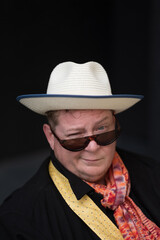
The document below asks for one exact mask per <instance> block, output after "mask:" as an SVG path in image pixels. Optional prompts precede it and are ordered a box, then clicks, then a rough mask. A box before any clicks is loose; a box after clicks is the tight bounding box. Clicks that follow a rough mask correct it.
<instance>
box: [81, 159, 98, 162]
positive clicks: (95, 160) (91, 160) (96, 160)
mask: <svg viewBox="0 0 160 240" xmlns="http://www.w3.org/2000/svg"><path fill="white" fill-rule="evenodd" d="M82 160H84V161H86V162H98V161H100V160H101V158H96V159H90V158H82Z"/></svg>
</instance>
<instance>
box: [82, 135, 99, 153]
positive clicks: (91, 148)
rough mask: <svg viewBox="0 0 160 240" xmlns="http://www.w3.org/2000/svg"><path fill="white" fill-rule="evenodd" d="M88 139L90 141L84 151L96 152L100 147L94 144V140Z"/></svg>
mask: <svg viewBox="0 0 160 240" xmlns="http://www.w3.org/2000/svg"><path fill="white" fill-rule="evenodd" d="M89 139H90V142H89V143H88V145H87V147H86V148H85V150H87V151H96V150H97V149H98V148H99V147H100V146H99V145H98V144H97V143H96V141H95V140H94V138H92V137H91V138H89Z"/></svg>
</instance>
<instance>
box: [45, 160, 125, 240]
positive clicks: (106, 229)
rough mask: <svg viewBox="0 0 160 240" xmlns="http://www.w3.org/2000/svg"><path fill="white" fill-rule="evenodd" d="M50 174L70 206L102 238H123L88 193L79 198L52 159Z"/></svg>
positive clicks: (111, 239)
mask: <svg viewBox="0 0 160 240" xmlns="http://www.w3.org/2000/svg"><path fill="white" fill-rule="evenodd" d="M49 174H50V176H51V179H52V181H53V182H54V184H55V185H56V187H57V189H58V191H59V192H60V193H61V195H62V197H63V198H64V200H65V201H66V203H67V204H68V205H69V207H70V208H71V209H72V210H73V211H74V212H75V213H76V214H77V215H78V216H79V217H80V218H81V219H82V220H83V221H84V222H85V223H86V224H87V225H88V226H89V227H90V228H91V229H92V231H94V232H95V233H96V234H97V235H98V236H99V238H100V239H102V240H122V239H123V237H122V235H121V233H120V231H119V229H118V228H117V227H116V226H115V225H114V224H113V223H112V222H111V220H110V219H109V218H108V217H107V216H106V215H105V214H104V213H103V212H102V211H101V210H100V209H99V208H98V206H97V205H96V204H95V203H94V202H93V201H92V200H91V199H90V198H89V196H88V195H84V196H83V197H82V198H81V199H80V200H77V198H76V196H75V195H74V193H73V191H72V189H71V187H70V184H69V181H68V179H67V178H66V177H65V176H64V175H62V174H61V173H60V172H59V171H58V170H57V169H56V168H55V167H54V166H53V164H52V162H51V161H50V163H49Z"/></svg>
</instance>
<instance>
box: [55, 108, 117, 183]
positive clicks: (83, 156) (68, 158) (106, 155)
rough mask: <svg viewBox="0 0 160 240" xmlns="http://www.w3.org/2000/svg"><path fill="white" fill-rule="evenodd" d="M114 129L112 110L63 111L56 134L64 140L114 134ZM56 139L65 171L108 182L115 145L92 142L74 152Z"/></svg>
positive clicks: (58, 152) (82, 177)
mask: <svg viewBox="0 0 160 240" xmlns="http://www.w3.org/2000/svg"><path fill="white" fill-rule="evenodd" d="M114 128H115V117H114V116H113V114H112V112H111V111H110V110H73V111H67V112H66V111H60V114H59V116H58V125H57V126H56V127H55V133H56V135H57V136H58V137H59V138H60V139H71V138H80V137H84V136H89V135H94V134H99V133H103V132H106V131H111V130H114ZM52 137H53V143H52V149H53V150H54V153H55V156H56V157H57V159H58V160H59V161H60V162H61V163H62V165H63V166H64V167H65V168H67V169H68V170H69V171H71V172H72V173H74V174H75V175H77V176H78V177H80V178H81V179H83V180H86V181H90V182H97V183H104V177H105V175H106V172H107V171H108V169H109V167H110V165H111V163H112V160H113V157H114V153H115V146H116V143H115V142H113V143H112V144H110V145H107V146H99V145H98V144H97V143H96V142H95V141H94V140H92V141H90V143H89V144H88V146H87V147H86V148H85V149H84V150H81V151H79V152H71V151H68V150H66V149H64V148H63V147H62V146H61V145H60V143H59V142H58V140H57V139H56V138H55V137H54V136H52ZM50 145H51V144H50Z"/></svg>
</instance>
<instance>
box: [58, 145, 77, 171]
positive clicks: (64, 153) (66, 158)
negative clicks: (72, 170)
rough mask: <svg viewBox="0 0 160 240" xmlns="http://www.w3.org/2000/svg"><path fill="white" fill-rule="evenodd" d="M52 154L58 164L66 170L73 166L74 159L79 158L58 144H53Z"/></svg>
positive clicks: (75, 153)
mask: <svg viewBox="0 0 160 240" xmlns="http://www.w3.org/2000/svg"><path fill="white" fill-rule="evenodd" d="M54 154H55V156H56V158H57V159H58V160H59V162H60V163H61V164H62V165H63V166H64V167H66V168H69V167H70V166H71V165H74V162H75V161H76V159H78V158H79V153H78V152H71V151H68V150H66V149H65V148H63V147H62V146H61V145H60V144H59V142H55V145H54Z"/></svg>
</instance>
